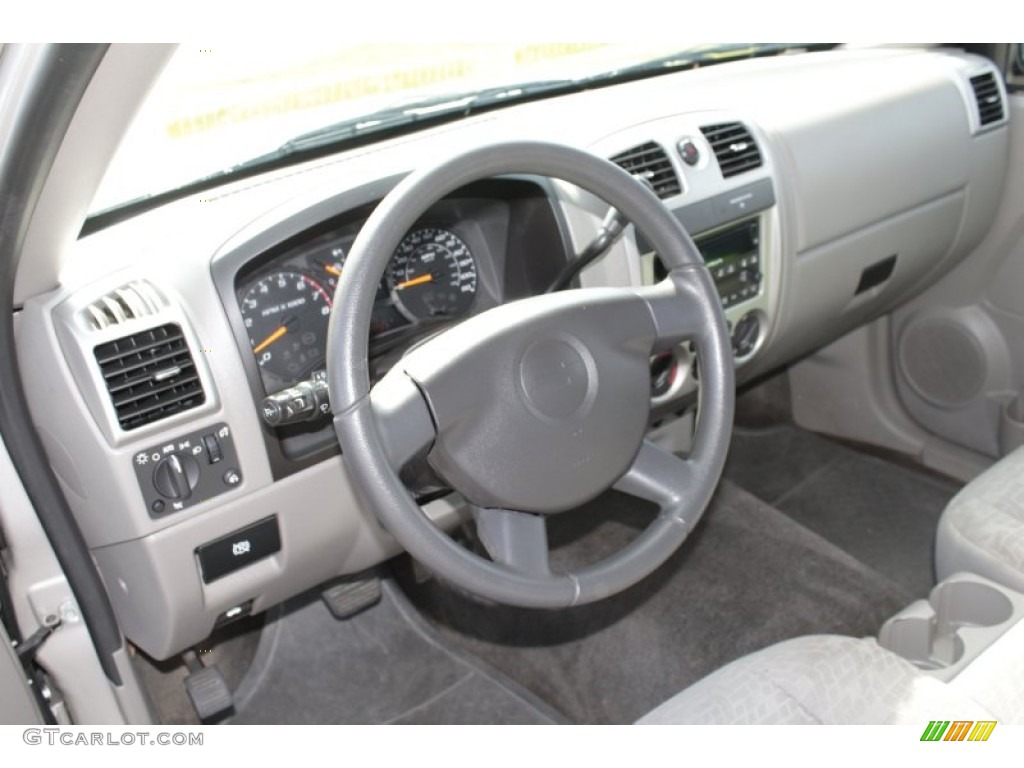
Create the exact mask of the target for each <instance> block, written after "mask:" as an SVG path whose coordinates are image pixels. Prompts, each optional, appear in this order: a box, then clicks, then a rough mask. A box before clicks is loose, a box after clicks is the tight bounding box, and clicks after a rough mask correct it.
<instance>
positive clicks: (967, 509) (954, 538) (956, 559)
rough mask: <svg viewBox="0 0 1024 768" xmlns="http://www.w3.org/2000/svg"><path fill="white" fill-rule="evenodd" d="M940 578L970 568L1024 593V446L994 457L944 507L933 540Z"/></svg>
mask: <svg viewBox="0 0 1024 768" xmlns="http://www.w3.org/2000/svg"><path fill="white" fill-rule="evenodd" d="M935 570H936V573H937V575H938V577H939V579H940V580H941V579H944V578H946V577H948V576H950V575H951V574H953V573H956V572H958V571H968V572H970V573H976V574H978V575H979V576H984V577H986V578H989V579H992V581H996V582H999V583H1000V584H1004V585H1006V586H1008V587H1010V588H1012V589H1015V590H1017V591H1018V592H1024V448H1019V449H1018V450H1016V451H1014V452H1013V453H1011V454H1009V455H1008V456H1006V457H1004V458H1003V459H1001V460H999V461H998V462H996V463H995V464H994V465H992V467H990V468H989V469H988V470H986V471H985V472H983V473H982V474H981V475H979V476H978V477H976V478H975V479H974V480H972V481H971V482H970V483H968V484H967V485H966V486H965V487H964V488H963V490H961V491H960V493H958V494H957V495H956V496H955V497H953V499H952V500H951V501H950V502H949V504H948V505H947V506H946V509H945V511H944V512H943V513H942V518H941V519H940V520H939V527H938V532H937V534H936V539H935Z"/></svg>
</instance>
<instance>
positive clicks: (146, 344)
mask: <svg viewBox="0 0 1024 768" xmlns="http://www.w3.org/2000/svg"><path fill="white" fill-rule="evenodd" d="M989 77H993V78H995V79H994V80H993V82H1000V81H999V75H998V72H996V71H995V70H994V68H993V66H992V65H991V63H990V62H987V61H986V60H984V59H980V58H976V57H972V56H969V55H965V54H962V53H957V52H931V51H896V50H881V51H836V52H829V53H814V54H805V55H801V56H790V57H780V58H777V59H766V60H752V61H745V62H735V63H730V64H722V65H718V66H715V67H708V68H705V69H701V70H695V71H691V72H683V73H679V74H675V75H667V76H662V77H655V78H651V79H648V80H643V81H638V82H634V83H627V84H623V85H618V86H614V87H610V88H605V89H599V90H595V91H591V92H585V93H581V94H576V95H572V96H566V97H560V98H557V99H551V100H541V101H537V102H534V103H529V104H524V105H521V106H516V107H508V108H505V109H501V110H497V111H493V112H489V113H486V114H483V115H480V116H477V117H473V118H469V119H465V120H460V121H458V122H455V123H452V124H449V125H445V126H440V127H434V128H431V129H428V130H424V131H420V132H417V133H415V134H410V135H406V136H401V137H398V138H392V139H389V140H387V141H383V142H380V143H377V144H371V145H368V146H364V147H359V148H356V149H353V150H350V151H348V152H345V153H341V154H339V155H337V156H330V157H327V158H322V159H320V160H317V161H311V162H310V163H307V164H304V165H303V166H299V167H295V168H285V169H280V170H276V171H273V172H270V173H268V174H266V175H264V176H261V177H258V178H256V179H252V180H246V181H240V182H236V183H235V184H232V185H229V186H227V187H225V188H222V189H220V190H215V191H214V192H213V193H212V194H210V195H208V196H207V197H204V198H203V199H202V200H196V199H183V200H180V201H178V202H175V203H171V204H168V205H165V206H162V207H160V208H157V209H155V210H153V211H151V212H148V213H146V214H143V215H140V216H138V217H135V218H134V219H131V220H127V221H124V222H121V223H119V224H117V225H116V226H112V227H110V228H108V229H106V230H103V231H100V232H97V233H95V234H92V235H90V236H88V237H84V238H82V239H80V240H79V241H78V242H77V243H75V245H74V247H73V249H72V253H71V254H69V256H68V258H67V259H66V261H65V264H64V267H63V269H62V271H61V285H60V287H59V288H57V289H56V290H52V291H47V292H43V293H40V294H38V295H31V296H25V297H23V310H22V312H21V313H20V317H19V326H18V328H19V330H18V332H19V339H18V354H19V357H20V358H21V363H22V369H23V370H24V372H25V373H24V376H25V383H26V391H27V392H28V393H29V397H30V401H31V406H32V415H33V418H34V420H35V421H36V424H37V426H38V430H39V433H40V435H41V438H42V440H43V443H44V445H45V447H46V449H47V452H48V455H49V456H50V458H51V462H52V465H53V467H54V470H55V472H56V474H57V476H58V478H59V480H60V482H61V485H62V488H63V490H64V492H65V494H66V496H67V498H68V499H69V503H70V504H71V506H72V508H73V510H74V512H75V515H76V519H77V520H78V522H79V525H80V527H81V529H82V532H83V534H84V536H85V538H86V541H87V542H88V544H89V546H90V548H91V550H92V552H93V556H94V558H95V560H96V562H97V564H98V565H99V568H100V570H101V572H102V574H103V576H104V579H105V581H106V583H107V584H108V588H109V590H110V593H111V600H112V602H113V604H114V607H115V610H116V612H117V614H118V619H119V622H120V623H121V626H122V628H123V631H124V632H125V634H126V636H127V637H128V638H129V639H130V640H131V641H132V642H133V643H134V644H135V645H136V646H137V647H139V648H141V649H142V650H144V651H145V652H146V653H148V654H150V655H151V656H153V657H154V658H158V659H162V658H167V657H168V656H170V655H172V654H174V653H177V652H180V651H181V650H182V649H184V648H186V647H189V646H190V645H193V644H195V643H198V642H201V641H202V640H203V639H204V638H205V637H207V636H208V635H209V633H210V632H211V631H212V629H213V628H214V627H215V626H218V625H220V624H222V623H224V622H225V621H227V620H230V619H231V618H235V617H237V616H240V615H245V614H247V613H250V612H259V611H262V610H265V609H266V608H268V607H270V606H272V605H275V604H276V603H278V602H280V601H282V600H284V599H287V598H288V597H289V596H291V595H293V594H296V593H298V592H300V591H303V590H306V589H309V588H311V587H313V586H315V585H316V584H319V583H322V582H324V581H326V580H328V579H330V578H333V577H335V576H338V575H341V574H352V573H357V572H359V571H362V570H364V569H366V568H370V567H372V566H374V565H376V564H378V563H380V562H383V561H384V560H386V559H387V558H389V557H391V556H393V555H395V554H397V553H398V551H399V549H398V546H397V544H396V543H395V542H394V540H393V539H392V538H391V537H390V536H389V535H388V533H387V532H386V531H385V530H384V529H383V528H382V527H381V526H380V524H379V523H378V522H377V521H376V519H375V517H374V515H373V514H372V511H370V510H367V509H365V508H364V506H363V503H362V502H361V500H360V499H359V497H358V495H357V494H356V493H355V491H354V488H353V486H352V483H351V481H350V479H349V477H348V475H347V472H346V469H345V462H344V456H342V455H341V453H340V450H339V448H338V446H337V442H336V440H335V437H334V433H333V429H332V425H331V421H330V407H329V403H323V402H321V401H318V400H316V399H315V392H313V389H304V388H303V387H305V386H306V385H309V386H310V387H313V388H314V389H315V386H316V384H317V382H322V375H323V371H324V370H325V368H326V360H325V349H326V339H327V334H328V329H329V324H330V321H331V318H332V313H333V312H334V311H336V310H337V304H336V288H337V282H338V279H339V277H340V276H341V275H342V274H343V273H344V270H345V269H346V258H347V255H348V253H349V251H350V249H351V245H352V243H353V242H354V240H355V238H356V237H357V235H358V232H359V230H360V228H361V226H362V224H363V223H364V222H365V221H366V219H367V217H368V216H369V215H370V214H371V212H372V211H373V209H374V207H375V206H376V205H377V204H378V203H379V202H380V201H381V200H382V199H384V197H385V196H386V195H387V193H388V191H390V189H392V188H393V187H394V186H395V185H396V184H398V183H399V182H400V180H401V179H402V178H403V177H404V176H405V175H406V174H408V173H409V171H410V170H412V169H414V168H417V167H419V166H420V165H421V164H423V163H424V162H426V161H425V160H424V158H429V157H440V156H444V155H448V154H452V153H455V152H458V151H459V150H461V149H464V148H465V147H466V146H469V145H473V144H478V143H487V142H494V141H501V140H523V139H531V140H541V141H552V142H558V143H563V144H568V145H571V146H575V147H579V148H582V149H586V150H587V151H589V152H592V153H594V154H596V155H598V156H601V157H603V158H606V159H608V160H610V161H611V162H614V163H616V164H618V165H619V166H620V167H622V168H624V169H625V170H627V171H629V172H630V173H632V174H634V175H636V176H637V177H639V178H642V179H645V180H646V181H647V183H649V184H650V185H651V187H652V189H653V190H654V192H655V194H657V195H658V197H659V198H660V199H661V200H662V201H663V203H664V205H665V206H666V207H667V208H668V209H669V210H670V211H671V212H672V213H673V214H674V215H675V216H676V217H677V218H678V219H679V221H680V222H681V223H682V224H683V225H684V227H685V228H686V229H687V231H688V232H689V233H690V235H691V236H692V237H693V238H694V240H695V243H696V245H697V246H698V249H699V250H700V251H701V253H702V255H703V257H704V259H705V262H706V264H707V266H708V268H709V270H710V271H711V273H712V277H713V278H714V280H715V283H716V287H717V289H718V292H719V296H720V299H721V302H722V306H723V311H724V313H725V316H726V319H727V321H728V323H729V326H730V332H731V334H732V341H733V352H734V359H735V364H736V373H737V380H738V381H739V382H741V383H742V382H744V381H748V380H750V379H753V378H755V377H757V376H759V375H761V374H763V373H766V372H768V371H771V370H773V369H775V368H778V367H779V366H782V365H786V364H788V363H790V362H792V361H793V360H796V359H798V358H799V357H801V356H803V355H806V354H807V353H808V352H811V351H813V350H815V349H818V348H820V347H821V346H823V345H824V344H827V343H829V342H831V341H833V340H835V339H837V338H839V337H840V336H842V335H843V334H845V333H847V332H849V331H851V330H853V329H854V328H857V327H859V326H861V325H863V324H864V323H866V322H869V321H871V320H873V319H874V318H877V317H879V316H881V315H883V314H884V313H886V312H889V311H891V310H892V309H893V308H895V307H898V306H900V305H901V304H902V303H905V302H906V301H907V300H908V299H909V298H910V297H912V296H913V295H914V294H915V293H916V292H918V291H920V290H921V289H923V288H924V287H925V286H926V285H928V284H930V283H932V282H934V281H935V280H937V279H938V278H939V277H941V276H942V275H943V274H946V273H947V272H949V271H950V270H952V269H953V268H955V266H956V265H957V264H958V263H959V262H960V261H961V260H962V259H963V258H964V257H965V256H966V254H968V253H969V252H970V251H971V250H972V249H973V248H974V247H975V246H976V245H977V244H978V243H979V242H980V241H981V239H982V238H983V237H984V234H985V233H986V231H987V229H988V227H989V225H990V224H991V222H992V218H993V216H994V212H995V209H996V207H997V202H998V197H999V195H1000V193H1001V190H1002V187H1003V181H1004V178H1005V173H1006V165H1007V163H1006V159H1007V153H1008V149H1007V148H1008V138H1007V134H1008V131H1007V124H1008V119H1007V117H1006V114H1005V110H1004V113H1003V116H1002V117H1001V118H999V119H996V120H994V121H989V122H985V123H982V117H981V114H980V113H979V103H978V100H977V94H976V91H975V90H973V86H972V83H973V82H974V81H975V80H976V79H977V78H983V79H984V78H989ZM1001 87H1002V86H1001V85H1000V86H999V89H1001ZM808 94H813V95H814V96H813V98H812V97H810V96H808ZM998 94H999V96H1000V97H1001V98H1003V99H1004V100H1005V98H1006V96H1005V93H1004V92H1003V91H1002V90H998ZM894 126H900V129H899V130H894ZM935 158H942V162H936V161H935ZM607 214H608V207H607V205H606V204H604V203H603V202H602V201H600V200H598V199H596V198H594V197H593V196H592V195H590V194H588V193H586V192H583V191H582V190H579V189H577V188H575V187H572V186H571V185H568V184H565V183H563V182H561V181H558V180H555V179H550V178H546V177H535V176H525V175H524V176H516V177H508V178H500V179H492V180H488V181H484V182H478V183H475V184H473V185H470V186H468V187H464V188H462V189H459V190H457V191H455V192H453V193H452V194H450V195H449V196H447V197H446V198H444V199H442V200H439V201H436V202H435V203H434V204H433V205H432V206H431V207H430V208H429V210H428V212H427V213H426V214H425V215H424V216H423V217H422V219H421V220H420V221H418V222H417V223H416V225H415V226H413V227H412V228H411V229H410V230H409V231H408V232H407V233H405V234H404V236H403V238H402V241H401V245H400V246H399V247H398V249H397V250H396V251H395V252H394V253H393V254H391V256H390V260H389V262H388V266H387V269H386V270H385V271H384V273H383V274H382V275H380V283H379V287H378V290H377V296H376V300H375V304H374V311H373V323H372V328H371V332H370V333H371V337H370V359H369V360H368V371H369V374H370V376H371V378H377V377H379V376H381V375H382V374H383V373H384V372H385V371H386V370H388V368H389V367H390V366H392V365H394V363H395V362H396V361H397V360H399V359H400V358H401V356H402V354H404V353H405V352H406V351H407V350H409V349H410V348H412V347H413V346H415V345H416V344H418V343H419V342H421V341H422V340H423V339H425V338H427V337H429V336H430V335H432V334H434V333H439V332H442V331H443V330H444V329H445V328H446V327H448V325H450V324H452V323H455V322H458V321H459V320H460V319H462V318H465V317H468V316H471V315H477V314H481V313H484V312H487V311H488V310H489V309H491V308H494V307H497V306H499V305H504V304H508V303H510V302H514V301H516V300H517V299H521V298H525V297H529V296H534V295H537V294H540V293H543V292H545V291H546V290H548V288H549V287H550V286H551V284H552V282H553V281H554V280H555V279H556V278H557V277H558V275H559V273H560V272H561V271H562V269H563V268H564V267H565V265H566V264H567V263H568V262H569V261H571V260H572V259H573V258H574V257H575V256H576V254H578V253H580V252H582V251H583V250H584V249H585V248H586V247H587V245H588V244H589V243H591V242H592V241H593V240H594V239H595V237H596V236H597V235H598V233H599V231H600V228H601V225H602V221H603V220H604V218H605V217H606V215H607ZM662 274H663V269H662V267H661V265H660V260H659V258H658V255H657V254H656V253H653V252H652V250H651V247H650V246H649V245H648V244H647V241H646V239H645V237H644V235H643V233H642V232H637V231H635V230H634V228H633V227H631V226H630V227H627V228H626V230H625V232H624V234H623V236H622V237H621V238H619V239H618V240H617V241H616V242H615V243H614V245H613V246H612V247H611V248H610V250H609V252H608V253H607V255H606V256H604V257H603V258H602V259H600V260H598V261H597V262H595V263H594V264H593V265H592V266H590V267H589V268H587V269H586V270H584V271H583V272H582V273H581V274H580V275H579V278H578V281H577V283H578V285H579V286H581V287H591V286H616V287H639V286H644V285H650V284H652V283H654V282H656V281H657V280H658V279H659V278H660V277H661V276H662ZM651 373H652V382H651V386H652V391H651V411H650V422H651V428H652V430H656V431H652V433H651V434H652V436H655V437H657V438H658V439H664V440H666V441H668V442H670V443H671V444H672V445H673V446H674V447H676V448H679V449H685V448H686V447H687V445H688V443H687V439H688V436H689V434H690V431H691V429H692V424H693V419H694V411H693V408H694V402H695V397H694V395H695V392H696V391H697V388H698V387H699V368H698V365H697V360H696V359H695V356H694V353H693V349H692V348H691V347H690V346H689V345H687V344H681V345H679V346H678V347H676V348H674V349H672V350H670V351H668V352H666V353H664V354H662V355H660V356H659V357H658V358H656V359H654V360H652V371H651ZM296 391H299V394H300V395H301V396H302V397H306V398H308V396H309V395H310V393H312V394H313V396H314V399H313V401H311V402H307V400H303V401H302V402H301V403H299V404H296V399H295V398H296V397H297V396H296V395H295V394H294V392H296ZM281 393H292V394H287V395H285V396H283V397H284V400H280V401H276V402H277V403H278V405H281V404H282V403H284V405H287V407H288V408H291V409H292V410H293V411H294V413H297V414H298V415H300V416H301V417H302V418H298V419H294V420H292V419H287V420H286V421H287V423H283V422H275V421H274V418H269V417H270V416H273V414H269V413H268V410H267V407H268V406H267V400H268V398H273V397H275V396H276V395H280V394H281ZM303 393H305V394H303ZM322 405H326V407H325V408H321V407H320V406H322ZM311 406H312V407H311ZM282 407H283V406H282ZM293 415H294V414H293ZM419 469H420V470H424V471H423V472H421V473H418V474H417V473H415V472H414V473H413V474H414V475H416V476H413V477H409V478H408V479H409V482H410V485H412V486H414V487H416V488H417V489H419V490H420V491H422V493H421V494H420V496H421V501H422V502H423V507H424V511H425V513H426V514H427V515H428V516H429V517H430V518H431V519H432V520H434V521H435V522H436V523H437V524H438V525H441V526H453V525H455V524H456V523H457V522H458V519H459V508H460V500H459V499H458V498H457V497H455V496H454V495H453V494H445V493H443V490H444V489H440V488H438V487H437V486H436V484H432V482H431V481H430V479H429V478H426V477H424V476H423V475H424V474H429V473H427V472H426V470H425V469H424V468H422V467H421V468H419ZM243 544H244V546H243ZM235 550H237V551H238V553H239V554H232V552H233V551H235ZM225 553H227V554H225ZM225 561H226V563H225Z"/></svg>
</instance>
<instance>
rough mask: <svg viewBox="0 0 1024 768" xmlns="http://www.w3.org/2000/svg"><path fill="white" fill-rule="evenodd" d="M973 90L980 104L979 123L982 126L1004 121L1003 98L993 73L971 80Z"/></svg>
mask: <svg viewBox="0 0 1024 768" xmlns="http://www.w3.org/2000/svg"><path fill="white" fill-rule="evenodd" d="M971 88H972V89H973V90H974V98H975V99H976V100H977V102H978V121H979V122H980V123H981V125H988V124H989V123H998V122H999V121H1000V120H1002V119H1003V97H1002V94H1001V93H1000V92H999V85H998V83H996V77H995V75H994V74H992V73H991V72H986V73H984V74H982V75H975V76H974V77H972V78H971Z"/></svg>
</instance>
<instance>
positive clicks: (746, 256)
mask: <svg viewBox="0 0 1024 768" xmlns="http://www.w3.org/2000/svg"><path fill="white" fill-rule="evenodd" d="M694 243H695V244H696V245H697V249H698V250H699V251H700V255H701V256H702V257H703V258H704V263H705V264H706V265H707V268H708V271H710V272H711V277H712V278H713V279H714V281H715V287H716V288H717V289H718V295H719V297H720V298H721V300H722V306H723V307H726V308H728V307H731V306H733V305H734V304H738V303H740V302H741V301H746V300H747V299H752V298H754V297H755V296H757V294H758V293H760V292H761V252H760V248H759V247H758V244H759V243H760V237H759V230H758V222H757V220H756V219H755V220H753V221H747V222H744V223H743V224H737V225H736V226H733V227H730V228H729V229H727V230H724V231H722V232H718V233H716V234H714V235H709V236H707V237H701V238H697V239H696V240H694Z"/></svg>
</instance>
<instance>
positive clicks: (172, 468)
mask: <svg viewBox="0 0 1024 768" xmlns="http://www.w3.org/2000/svg"><path fill="white" fill-rule="evenodd" d="M198 482H199V464H197V463H196V460H195V459H193V458H192V457H191V456H188V455H185V454H178V453H172V454H170V455H169V456H166V457H164V458H163V459H161V460H160V463H158V464H157V465H156V469H154V470H153V485H154V486H155V487H156V490H157V492H158V493H159V494H160V495H161V496H164V497H166V498H168V499H187V498H188V497H189V496H191V495H192V489H193V488H195V487H196V484H197V483H198Z"/></svg>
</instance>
